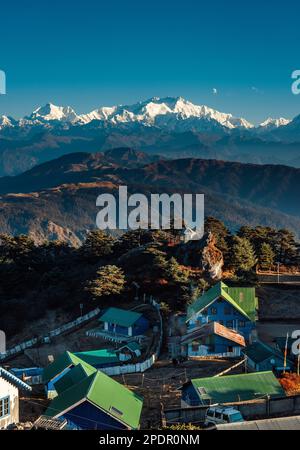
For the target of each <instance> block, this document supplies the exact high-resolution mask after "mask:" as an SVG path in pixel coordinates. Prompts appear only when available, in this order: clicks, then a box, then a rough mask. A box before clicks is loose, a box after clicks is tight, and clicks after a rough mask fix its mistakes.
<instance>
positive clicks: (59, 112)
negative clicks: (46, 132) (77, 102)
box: [30, 103, 78, 122]
mask: <svg viewBox="0 0 300 450" xmlns="http://www.w3.org/2000/svg"><path fill="white" fill-rule="evenodd" d="M30 119H32V120H45V121H51V120H59V121H62V122H76V121H77V120H78V116H77V114H76V113H75V111H74V109H72V108H71V107H70V106H56V105H53V104H52V103H47V104H46V105H45V106H40V107H39V108H37V109H36V110H35V111H33V113H32V114H31V116H30Z"/></svg>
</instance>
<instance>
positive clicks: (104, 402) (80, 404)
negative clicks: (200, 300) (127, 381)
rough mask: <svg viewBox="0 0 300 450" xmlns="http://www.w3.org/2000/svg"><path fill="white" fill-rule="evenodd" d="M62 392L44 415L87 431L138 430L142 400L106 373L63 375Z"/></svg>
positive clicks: (70, 426) (73, 427)
mask: <svg viewBox="0 0 300 450" xmlns="http://www.w3.org/2000/svg"><path fill="white" fill-rule="evenodd" d="M60 382H61V383H62V384H63V386H61V389H60V392H59V394H58V396H57V397H55V398H54V399H53V400H52V402H51V404H50V405H49V407H48V409H47V410H46V412H45V416H46V417H49V418H53V419H60V420H61V421H64V420H66V421H67V423H68V428H72V429H81V430H84V429H87V430H93V429H94V430H136V429H138V428H139V423H140V415H141V411H142V406H143V400H142V398H141V397H139V396H138V395H137V394H135V393H134V392H132V391H130V390H129V389H127V388H126V387H125V386H123V385H122V384H120V383H118V382H117V381H115V380H113V379H112V378H110V377H109V376H107V375H105V374H104V373H103V372H100V371H97V370H96V371H95V372H94V373H92V374H91V375H89V376H85V377H84V378H82V379H79V380H77V379H75V377H71V378H70V377H68V374H66V375H64V376H63V377H62V378H61V380H60Z"/></svg>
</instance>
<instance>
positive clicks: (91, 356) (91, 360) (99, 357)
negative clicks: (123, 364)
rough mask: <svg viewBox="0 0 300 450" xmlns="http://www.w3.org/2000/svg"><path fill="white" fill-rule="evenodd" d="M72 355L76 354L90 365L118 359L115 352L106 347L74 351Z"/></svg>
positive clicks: (113, 361) (98, 364)
mask: <svg viewBox="0 0 300 450" xmlns="http://www.w3.org/2000/svg"><path fill="white" fill-rule="evenodd" d="M74 355H76V356H78V358H80V359H82V360H83V361H85V362H86V363H88V364H90V365H91V366H100V365H103V364H109V363H115V362H117V361H119V358H118V356H117V354H116V352H115V351H114V350H109V349H107V348H104V349H100V350H90V351H86V352H76V353H74Z"/></svg>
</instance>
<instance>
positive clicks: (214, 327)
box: [181, 322, 246, 347]
mask: <svg viewBox="0 0 300 450" xmlns="http://www.w3.org/2000/svg"><path fill="white" fill-rule="evenodd" d="M213 334H215V335H217V336H220V337H223V338H224V339H228V340H229V341H232V342H235V343H236V344H238V345H240V346H241V347H245V345H246V343H245V338H244V337H243V336H242V335H240V334H239V333H237V332H236V331H234V330H230V329H229V328H227V327H224V326H223V325H221V324H219V323H218V322H208V323H205V324H204V325H201V326H200V327H196V328H194V329H193V330H192V331H191V332H190V333H188V334H186V335H185V336H183V337H182V339H181V344H187V343H188V342H192V341H194V340H197V339H200V338H202V337H206V336H211V335H213Z"/></svg>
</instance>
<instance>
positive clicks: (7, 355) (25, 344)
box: [0, 308, 100, 361]
mask: <svg viewBox="0 0 300 450" xmlns="http://www.w3.org/2000/svg"><path fill="white" fill-rule="evenodd" d="M99 313H100V309H99V308H96V309H94V310H93V311H90V312H89V313H87V314H85V315H84V316H82V317H77V319H75V320H73V321H72V322H68V323H66V324H65V325H62V326H61V327H59V328H56V329H55V330H52V331H50V332H49V333H48V334H47V335H45V336H40V337H35V338H33V339H30V340H28V341H25V342H22V343H21V344H18V345H16V346H15V347H13V348H11V349H9V350H7V351H6V353H3V354H0V361H2V360H4V359H6V358H10V357H12V356H15V355H17V354H18V353H22V352H23V351H24V350H26V349H27V348H32V347H34V346H35V345H37V344H46V343H48V342H49V341H50V339H51V338H53V337H56V336H59V335H61V334H63V333H66V332H67V331H70V330H72V329H73V328H74V329H75V328H77V327H78V326H79V325H81V324H82V323H84V322H87V321H88V320H90V319H92V318H93V317H95V316H97V315H98V314H99Z"/></svg>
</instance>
